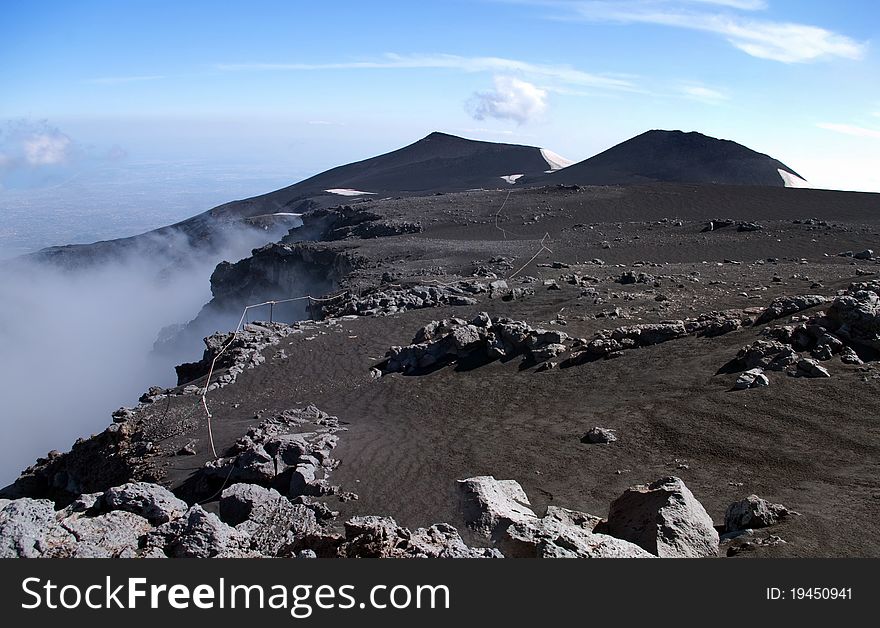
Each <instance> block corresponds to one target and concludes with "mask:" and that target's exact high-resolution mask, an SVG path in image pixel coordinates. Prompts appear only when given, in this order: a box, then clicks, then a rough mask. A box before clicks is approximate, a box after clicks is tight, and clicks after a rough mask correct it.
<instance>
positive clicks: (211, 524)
mask: <svg viewBox="0 0 880 628" xmlns="http://www.w3.org/2000/svg"><path fill="white" fill-rule="evenodd" d="M147 545H148V546H149V547H158V548H161V549H163V550H164V552H165V553H166V554H167V555H168V556H171V557H173V558H212V557H215V556H230V557H232V556H242V555H246V554H245V550H247V548H248V547H249V546H250V538H248V536H247V535H246V534H243V533H241V532H239V531H237V530H236V529H235V528H231V527H230V526H228V525H226V524H225V523H223V522H222V521H220V519H219V518H218V517H217V515H215V514H213V513H208V512H205V511H204V509H202V507H201V506H199V505H198V504H196V505H194V506H192V507H191V508H190V509H189V510H188V511H187V512H186V513H185V514H184V515H183V516H182V517H180V518H178V519H175V520H173V521H170V522H168V523H165V524H163V525H161V526H159V527H158V528H156V529H155V530H153V531H152V532H150V533H149V534H148V535H147Z"/></svg>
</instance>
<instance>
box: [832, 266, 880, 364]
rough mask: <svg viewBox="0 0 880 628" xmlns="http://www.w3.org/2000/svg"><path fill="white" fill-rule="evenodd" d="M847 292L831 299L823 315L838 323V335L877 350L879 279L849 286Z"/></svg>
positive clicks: (878, 340) (879, 338) (879, 298)
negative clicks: (832, 300)
mask: <svg viewBox="0 0 880 628" xmlns="http://www.w3.org/2000/svg"><path fill="white" fill-rule="evenodd" d="M848 292H849V294H848V295H846V296H840V297H837V298H836V299H834V302H833V303H832V304H831V306H830V307H829V308H828V311H827V313H826V316H827V317H828V318H829V319H831V320H832V321H834V322H835V323H837V324H839V325H840V328H839V329H838V330H837V335H838V336H840V337H842V338H845V339H847V340H849V341H850V342H852V343H854V344H858V345H862V346H866V347H870V348H872V349H876V350H880V282H873V283H870V284H859V285H855V286H851V287H850V289H849V290H848Z"/></svg>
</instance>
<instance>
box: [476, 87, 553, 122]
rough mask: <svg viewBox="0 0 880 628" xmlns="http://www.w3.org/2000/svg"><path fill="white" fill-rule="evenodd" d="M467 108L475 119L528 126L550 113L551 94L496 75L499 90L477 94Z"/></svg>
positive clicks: (496, 88)
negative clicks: (489, 119)
mask: <svg viewBox="0 0 880 628" xmlns="http://www.w3.org/2000/svg"><path fill="white" fill-rule="evenodd" d="M467 109H468V111H469V113H470V114H471V116H473V117H474V119H475V120H485V119H487V118H496V119H498V120H513V121H515V122H516V123H517V124H525V123H527V122H533V121H535V120H537V119H539V118H541V116H542V115H543V114H544V112H545V111H546V110H547V91H546V90H543V89H541V88H539V87H537V86H535V85H533V84H531V83H528V82H526V81H523V80H520V79H518V78H514V77H512V76H496V77H495V88H494V89H492V90H490V91H487V92H477V93H475V94H474V95H473V97H472V98H471V99H470V100H469V101H468V103H467Z"/></svg>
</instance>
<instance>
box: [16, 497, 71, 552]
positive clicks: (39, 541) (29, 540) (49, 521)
mask: <svg viewBox="0 0 880 628" xmlns="http://www.w3.org/2000/svg"><path fill="white" fill-rule="evenodd" d="M73 540H75V539H74V538H73V535H72V534H70V533H69V532H66V531H64V530H63V529H62V528H61V527H60V526H59V525H58V523H57V521H56V520H55V509H54V508H53V506H52V502H51V501H49V500H48V499H30V498H28V497H24V498H21V499H13V500H11V501H8V502H6V505H5V506H4V507H3V509H2V510H0V558H39V557H41V556H43V555H45V554H46V553H48V552H51V550H52V549H53V547H55V546H58V545H64V544H65V543H70V542H72V541H73Z"/></svg>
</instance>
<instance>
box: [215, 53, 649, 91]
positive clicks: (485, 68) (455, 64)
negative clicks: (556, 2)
mask: <svg viewBox="0 0 880 628" xmlns="http://www.w3.org/2000/svg"><path fill="white" fill-rule="evenodd" d="M216 67H217V69H219V70H222V71H227V72H234V71H312V70H362V69H380V70H381V69H439V70H442V69H446V70H457V71H460V72H469V73H473V72H491V73H506V74H518V75H521V76H523V77H525V78H530V79H532V80H543V81H548V80H549V81H557V82H559V83H563V84H567V85H582V86H589V87H598V88H605V89H615V90H627V91H632V90H634V89H635V84H634V83H633V82H632V80H630V79H629V78H622V77H619V76H610V75H603V74H592V73H590V72H584V71H582V70H577V69H574V68H572V67H570V66H566V65H543V64H538V63H529V62H527V61H518V60H516V59H505V58H503V57H462V56H459V55H450V54H429V55H425V54H411V55H400V54H394V53H387V54H385V55H382V57H380V58H378V59H375V60H370V61H347V62H341V63H221V64H218V65H217V66H216Z"/></svg>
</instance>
